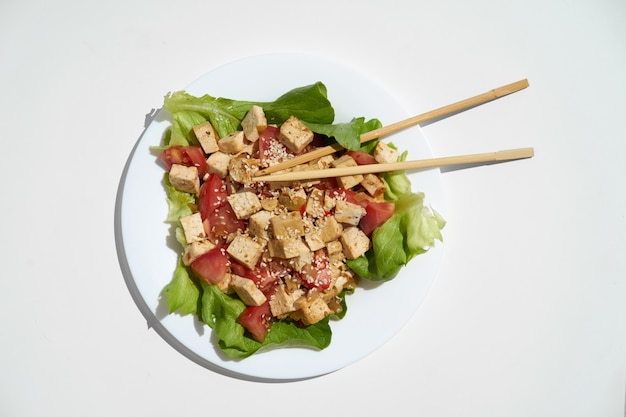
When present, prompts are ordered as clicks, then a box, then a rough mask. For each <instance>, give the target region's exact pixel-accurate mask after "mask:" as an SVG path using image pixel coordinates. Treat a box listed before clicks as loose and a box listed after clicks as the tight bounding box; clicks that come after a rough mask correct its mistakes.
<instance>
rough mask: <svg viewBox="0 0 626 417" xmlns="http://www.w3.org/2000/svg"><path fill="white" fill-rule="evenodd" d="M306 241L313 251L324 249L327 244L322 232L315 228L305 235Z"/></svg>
mask: <svg viewBox="0 0 626 417" xmlns="http://www.w3.org/2000/svg"><path fill="white" fill-rule="evenodd" d="M304 241H305V242H306V244H307V246H308V247H309V249H311V250H312V251H316V250H318V249H322V248H323V247H324V246H326V242H324V239H322V234H321V233H320V231H319V230H318V229H313V230H312V231H310V232H309V233H307V234H305V235H304Z"/></svg>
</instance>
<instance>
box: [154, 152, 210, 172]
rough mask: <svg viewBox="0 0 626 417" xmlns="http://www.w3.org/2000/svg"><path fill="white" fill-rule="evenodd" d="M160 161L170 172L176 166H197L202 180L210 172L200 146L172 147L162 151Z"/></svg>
mask: <svg viewBox="0 0 626 417" xmlns="http://www.w3.org/2000/svg"><path fill="white" fill-rule="evenodd" d="M159 159H160V160H161V161H162V162H163V163H164V164H165V166H166V167H167V170H168V171H169V170H170V168H172V165H174V164H178V165H185V166H188V167H190V166H195V167H196V168H198V175H199V176H200V178H201V179H202V178H203V177H204V175H205V174H206V173H207V171H208V170H209V166H208V165H207V163H206V157H205V156H204V151H203V150H202V148H201V147H199V146H170V147H169V148H167V149H164V150H163V151H161V153H160V154H159Z"/></svg>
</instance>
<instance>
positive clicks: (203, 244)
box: [183, 239, 215, 265]
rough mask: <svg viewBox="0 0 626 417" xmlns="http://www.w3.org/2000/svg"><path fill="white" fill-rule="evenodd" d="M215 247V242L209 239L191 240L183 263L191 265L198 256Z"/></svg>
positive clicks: (186, 248) (184, 254)
mask: <svg viewBox="0 0 626 417" xmlns="http://www.w3.org/2000/svg"><path fill="white" fill-rule="evenodd" d="M213 248H215V244H213V242H211V241H210V240H208V239H205V240H198V241H194V242H191V243H190V244H188V245H187V246H186V247H185V252H184V253H183V263H184V264H185V265H191V263H192V262H193V261H195V260H196V258H197V257H198V256H200V255H203V254H205V253H207V252H208V251H210V250H211V249H213Z"/></svg>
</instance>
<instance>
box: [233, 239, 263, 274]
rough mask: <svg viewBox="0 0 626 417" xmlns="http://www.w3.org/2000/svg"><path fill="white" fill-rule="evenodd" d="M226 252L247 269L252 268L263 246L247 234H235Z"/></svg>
mask: <svg viewBox="0 0 626 417" xmlns="http://www.w3.org/2000/svg"><path fill="white" fill-rule="evenodd" d="M226 252H228V254H229V255H230V256H232V257H233V258H235V260H236V261H238V262H240V263H241V264H243V265H245V266H247V267H248V268H249V269H254V268H255V267H256V264H257V261H258V260H259V258H260V257H261V254H262V253H263V247H262V246H261V245H259V244H258V243H257V242H255V241H254V240H252V239H251V238H249V237H247V236H244V235H237V236H235V238H234V239H233V241H232V242H231V243H230V245H228V249H226Z"/></svg>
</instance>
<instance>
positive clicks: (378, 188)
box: [361, 174, 385, 197]
mask: <svg viewBox="0 0 626 417" xmlns="http://www.w3.org/2000/svg"><path fill="white" fill-rule="evenodd" d="M361 185H362V186H363V188H365V191H367V192H368V193H369V195H371V196H372V197H378V196H381V195H382V194H383V193H384V192H385V183H384V182H383V180H381V179H380V178H378V175H374V174H365V175H364V176H363V181H361Z"/></svg>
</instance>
